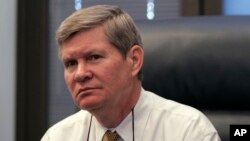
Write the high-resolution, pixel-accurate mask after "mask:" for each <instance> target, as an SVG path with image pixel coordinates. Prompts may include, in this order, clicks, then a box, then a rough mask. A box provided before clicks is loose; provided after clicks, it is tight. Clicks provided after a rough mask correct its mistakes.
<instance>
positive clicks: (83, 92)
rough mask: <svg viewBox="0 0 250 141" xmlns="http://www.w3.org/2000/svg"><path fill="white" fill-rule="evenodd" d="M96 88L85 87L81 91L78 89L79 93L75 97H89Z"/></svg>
mask: <svg viewBox="0 0 250 141" xmlns="http://www.w3.org/2000/svg"><path fill="white" fill-rule="evenodd" d="M96 89H97V88H92V87H85V88H82V89H79V91H78V92H77V94H76V97H86V96H88V95H91V93H93V91H95V90H96Z"/></svg>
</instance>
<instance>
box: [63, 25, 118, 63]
mask: <svg viewBox="0 0 250 141" xmlns="http://www.w3.org/2000/svg"><path fill="white" fill-rule="evenodd" d="M98 50H99V51H110V52H114V50H116V51H117V48H116V47H115V46H113V45H112V44H111V43H110V42H109V41H108V39H107V36H106V34H105V32H104V29H103V27H101V26H98V27H95V28H92V29H89V30H87V31H84V32H80V33H77V34H75V35H74V36H72V37H71V38H69V39H67V40H66V41H65V42H63V44H62V46H61V49H60V58H61V59H62V58H63V57H66V56H69V55H73V54H74V55H76V54H81V53H88V52H91V51H92V52H93V51H98Z"/></svg>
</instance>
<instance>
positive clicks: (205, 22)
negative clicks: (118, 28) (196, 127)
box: [139, 16, 250, 141]
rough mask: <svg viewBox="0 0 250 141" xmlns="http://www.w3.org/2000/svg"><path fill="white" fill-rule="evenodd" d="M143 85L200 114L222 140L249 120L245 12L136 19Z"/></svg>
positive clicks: (249, 30)
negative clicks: (142, 55)
mask: <svg viewBox="0 0 250 141" xmlns="http://www.w3.org/2000/svg"><path fill="white" fill-rule="evenodd" d="M139 30H140V32H141V33H142V39H143V43H144V50H145V63H144V67H143V72H144V80H143V86H144V88H145V89H147V90H150V91H153V92H155V93H157V94H159V95H161V96H163V97H165V98H168V99H172V100H175V101H178V102H180V103H184V104H187V105H191V106H193V107H195V108H197V109H199V110H201V111H203V113H205V114H206V115H207V116H208V118H209V119H210V120H211V122H212V123H213V124H214V126H215V127H216V129H217V130H218V132H219V134H220V136H221V139H222V141H228V140H229V125H230V124H250V17H248V16H243V17H237V16H235V17H227V16H218V17H188V18H177V19H169V20H166V21H162V22H160V23H153V22H152V23H147V24H140V26H139Z"/></svg>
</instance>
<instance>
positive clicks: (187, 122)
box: [144, 91, 217, 139]
mask: <svg viewBox="0 0 250 141" xmlns="http://www.w3.org/2000/svg"><path fill="white" fill-rule="evenodd" d="M144 95H146V96H145V97H147V98H146V99H147V100H150V101H151V106H150V108H151V112H150V116H149V119H151V120H152V121H158V122H156V123H153V122H152V124H159V125H158V127H161V128H163V129H171V130H172V129H174V130H175V131H178V133H182V135H187V134H190V135H189V136H190V137H192V136H194V135H195V136H196V135H199V136H200V137H199V138H200V139H201V138H204V137H206V136H209V135H211V134H217V131H216V129H215V128H214V126H213V125H212V123H211V122H210V121H209V120H208V118H207V117H206V116H205V115H204V114H203V113H202V112H201V111H199V110H197V109H196V108H194V107H191V106H188V105H185V104H181V103H179V102H176V101H173V100H169V99H165V98H163V97H160V96H158V95H156V94H154V93H152V92H149V91H145V94H144ZM172 134H173V135H174V134H175V132H173V133H172ZM191 134H192V135H191ZM178 136H180V134H178ZM194 139H197V138H194Z"/></svg>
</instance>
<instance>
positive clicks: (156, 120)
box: [42, 5, 220, 141]
mask: <svg viewBox="0 0 250 141" xmlns="http://www.w3.org/2000/svg"><path fill="white" fill-rule="evenodd" d="M56 39H57V42H58V45H59V56H60V59H61V60H62V62H63V64H64V77H65V81H66V84H67V86H68V89H69V91H70V93H71V96H72V98H73V100H74V102H75V104H76V105H77V106H78V107H79V108H80V109H81V110H80V111H79V112H78V113H76V114H74V115H72V116H70V117H68V118H66V119H64V120H62V121H61V122H59V123H57V124H56V125H54V126H53V127H51V128H50V129H49V130H48V131H47V132H46V134H45V135H44V136H43V138H42V141H88V140H89V141H106V140H107V139H108V138H112V139H113V140H118V141H219V140H220V139H219V136H218V134H217V131H216V130H215V128H214V127H213V125H212V124H211V123H210V121H209V120H208V119H207V118H206V117H205V116H204V115H203V114H202V113H201V112H199V111H197V110H195V109H194V108H191V107H189V106H186V105H182V104H179V103H177V102H174V101H171V100H167V99H163V98H161V97H159V96H157V95H156V94H154V93H151V92H149V91H145V90H144V89H143V88H142V85H141V79H142V77H141V76H142V74H141V73H142V72H141V68H142V65H143V57H144V52H143V48H142V43H141V37H140V35H139V33H138V31H137V29H136V27H135V24H134V22H133V20H132V19H131V17H130V16H129V15H128V14H127V13H126V12H124V11H122V10H121V9H119V8H118V7H117V6H109V5H98V6H93V7H89V8H86V9H82V10H79V11H77V12H75V13H73V14H72V15H71V16H69V17H68V18H67V19H66V20H65V21H64V22H63V23H62V24H61V26H60V27H59V29H58V31H57V34H56Z"/></svg>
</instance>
